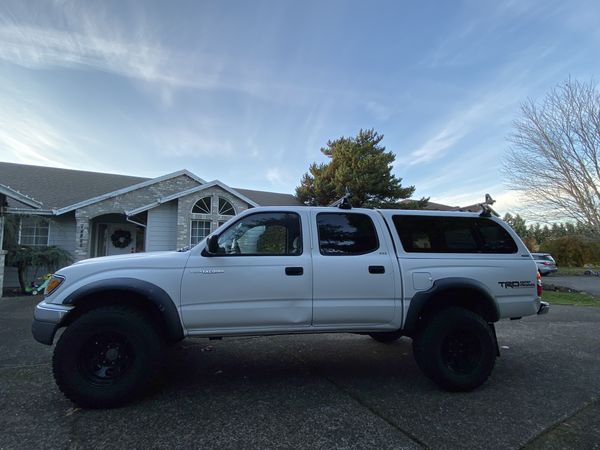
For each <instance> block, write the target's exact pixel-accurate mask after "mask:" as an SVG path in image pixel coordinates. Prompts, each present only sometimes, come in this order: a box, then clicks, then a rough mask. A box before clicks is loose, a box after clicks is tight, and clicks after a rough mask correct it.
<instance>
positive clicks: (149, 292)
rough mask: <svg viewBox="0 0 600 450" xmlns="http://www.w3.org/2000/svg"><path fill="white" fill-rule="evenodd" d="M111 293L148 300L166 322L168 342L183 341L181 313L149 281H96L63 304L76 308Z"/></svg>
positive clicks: (134, 279)
mask: <svg viewBox="0 0 600 450" xmlns="http://www.w3.org/2000/svg"><path fill="white" fill-rule="evenodd" d="M110 291H119V292H130V293H132V294H136V295H141V296H143V297H144V298H147V299H148V300H149V301H150V302H151V303H152V304H153V305H154V306H155V307H156V309H157V310H158V311H159V314H160V316H161V317H162V319H163V320H164V324H165V328H166V332H167V338H168V340H169V341H171V342H176V341H180V340H181V339H183V337H184V333H183V327H182V325H181V320H180V317H179V312H178V311H177V307H176V306H175V303H174V302H173V300H172V299H171V296H170V295H169V294H167V293H166V292H165V291H164V290H163V289H162V288H160V287H158V286H156V285H155V284H152V283H150V282H148V281H143V280H138V279H137V278H110V279H106V280H98V281H94V282H92V283H89V284H86V285H85V286H82V287H80V288H79V289H77V290H76V291H74V292H72V293H71V294H69V295H68V296H67V297H66V298H65V300H64V301H63V302H62V303H63V305H72V306H75V307H76V306H77V305H81V304H83V303H85V301H86V298H88V297H89V296H91V295H95V294H101V293H102V292H110Z"/></svg>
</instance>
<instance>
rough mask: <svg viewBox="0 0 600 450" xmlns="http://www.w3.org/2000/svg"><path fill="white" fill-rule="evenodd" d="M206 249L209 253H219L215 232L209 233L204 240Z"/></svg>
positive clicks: (217, 238) (217, 237)
mask: <svg viewBox="0 0 600 450" xmlns="http://www.w3.org/2000/svg"><path fill="white" fill-rule="evenodd" d="M206 251H207V252H208V253H209V254H210V255H216V254H217V253H219V236H218V235H216V234H213V235H211V236H210V237H209V238H208V240H207V241H206Z"/></svg>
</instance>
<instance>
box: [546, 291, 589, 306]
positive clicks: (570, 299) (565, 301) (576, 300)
mask: <svg viewBox="0 0 600 450" xmlns="http://www.w3.org/2000/svg"><path fill="white" fill-rule="evenodd" d="M542 300H544V301H546V302H549V303H550V304H551V305H577V306H600V298H598V297H592V296H591V295H589V294H578V293H574V292H557V291H544V292H543V294H542Z"/></svg>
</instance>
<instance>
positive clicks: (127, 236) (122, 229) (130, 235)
mask: <svg viewBox="0 0 600 450" xmlns="http://www.w3.org/2000/svg"><path fill="white" fill-rule="evenodd" d="M135 248H136V229H135V225H133V224H130V223H109V224H106V255H107V256H111V255H124V254H126V253H134V252H135Z"/></svg>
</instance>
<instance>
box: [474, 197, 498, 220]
mask: <svg viewBox="0 0 600 450" xmlns="http://www.w3.org/2000/svg"><path fill="white" fill-rule="evenodd" d="M494 203H496V200H494V199H493V198H492V196H491V195H490V194H485V202H483V203H480V204H479V206H481V213H480V214H479V217H492V215H494V216H496V217H500V214H498V213H497V212H496V211H494V209H493V208H492V205H493V204H494Z"/></svg>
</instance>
